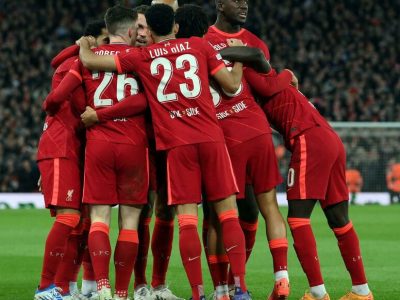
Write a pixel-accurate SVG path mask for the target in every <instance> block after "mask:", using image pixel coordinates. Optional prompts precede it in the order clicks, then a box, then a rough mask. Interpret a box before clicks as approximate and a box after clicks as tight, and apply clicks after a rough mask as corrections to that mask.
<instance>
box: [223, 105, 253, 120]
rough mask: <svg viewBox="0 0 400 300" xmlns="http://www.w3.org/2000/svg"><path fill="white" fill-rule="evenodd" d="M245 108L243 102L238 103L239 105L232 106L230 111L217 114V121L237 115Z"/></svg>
mask: <svg viewBox="0 0 400 300" xmlns="http://www.w3.org/2000/svg"><path fill="white" fill-rule="evenodd" d="M246 108H247V105H246V103H244V101H240V102H239V103H236V104H235V105H232V107H231V108H230V109H228V110H224V111H222V112H219V113H217V119H218V120H222V119H225V118H226V117H229V116H230V115H233V114H237V113H239V112H241V111H242V110H245V109H246Z"/></svg>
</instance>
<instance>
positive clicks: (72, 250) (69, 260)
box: [54, 229, 79, 295]
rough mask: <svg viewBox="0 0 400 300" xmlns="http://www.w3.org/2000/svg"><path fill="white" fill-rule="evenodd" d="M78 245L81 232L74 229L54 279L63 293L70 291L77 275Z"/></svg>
mask: <svg viewBox="0 0 400 300" xmlns="http://www.w3.org/2000/svg"><path fill="white" fill-rule="evenodd" d="M78 247H79V232H76V230H75V229H74V230H73V231H72V232H71V234H70V236H69V239H68V242H67V245H66V247H65V253H64V257H63V259H62V261H61V262H60V264H59V266H58V269H57V273H56V276H55V279H54V283H55V285H56V286H57V287H59V288H61V289H62V294H63V295H65V294H68V293H69V282H70V281H73V278H74V275H75V270H76V266H75V263H76V262H77V261H78Z"/></svg>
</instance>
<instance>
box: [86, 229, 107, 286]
mask: <svg viewBox="0 0 400 300" xmlns="http://www.w3.org/2000/svg"><path fill="white" fill-rule="evenodd" d="M109 231H110V228H109V227H108V225H107V224H105V223H102V222H95V223H92V226H90V232H89V251H90V258H91V260H92V265H93V270H94V274H95V277H96V282H97V289H98V290H101V288H102V287H103V286H105V287H107V288H110V280H109V277H108V276H109V268H110V257H111V245H110V238H109Z"/></svg>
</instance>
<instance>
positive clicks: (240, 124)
mask: <svg viewBox="0 0 400 300" xmlns="http://www.w3.org/2000/svg"><path fill="white" fill-rule="evenodd" d="M204 38H205V39H206V40H207V41H208V42H209V43H210V44H211V45H212V46H213V48H214V50H216V51H221V50H223V49H224V48H226V47H228V44H227V42H226V39H228V38H237V39H240V40H242V41H243V40H244V39H246V40H255V39H254V38H253V34H252V33H250V32H249V31H247V30H246V29H241V30H240V31H239V32H238V33H236V34H228V33H225V32H222V31H220V30H218V29H217V28H216V27H215V26H211V27H210V28H209V30H208V32H207V34H206V35H205V37H204ZM243 42H244V41H243ZM244 43H245V44H246V42H244ZM254 44H257V45H252V46H253V47H259V45H258V43H256V42H254ZM266 51H268V49H267V50H266ZM268 53H269V52H268ZM268 55H269V54H268ZM224 62H225V64H226V66H227V67H228V68H232V67H233V62H230V61H226V60H225V61H224ZM213 100H214V104H215V106H216V110H217V117H218V119H219V120H220V124H221V126H222V128H223V130H224V134H225V139H226V142H227V144H228V145H230V146H234V145H236V144H238V143H241V142H244V141H247V140H250V139H253V138H255V137H257V136H259V135H261V134H265V133H271V129H270V127H269V124H268V120H267V118H266V117H265V115H264V114H263V112H262V110H261V108H260V107H259V106H258V105H257V103H256V101H255V99H254V95H253V93H252V91H251V88H250V86H249V84H248V83H247V81H246V79H245V78H243V79H242V84H241V86H240V89H239V91H238V92H237V93H236V94H235V95H230V94H228V93H226V92H224V91H223V90H222V89H221V88H219V87H215V88H214V91H213Z"/></svg>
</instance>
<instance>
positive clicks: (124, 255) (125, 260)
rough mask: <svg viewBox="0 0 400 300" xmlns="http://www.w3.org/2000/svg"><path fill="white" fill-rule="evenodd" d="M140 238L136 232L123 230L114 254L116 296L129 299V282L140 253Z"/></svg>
mask: <svg viewBox="0 0 400 300" xmlns="http://www.w3.org/2000/svg"><path fill="white" fill-rule="evenodd" d="M138 246H139V238H138V232H137V231H136V230H128V229H121V230H120V232H119V236H118V241H117V245H116V247H115V252H114V265H115V294H116V295H118V296H119V297H120V298H125V297H128V288H129V282H130V280H131V276H132V272H133V266H134V264H135V260H136V256H137V253H138Z"/></svg>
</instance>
